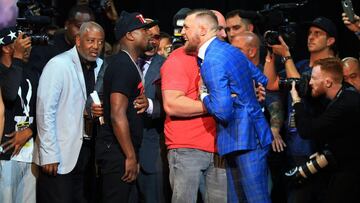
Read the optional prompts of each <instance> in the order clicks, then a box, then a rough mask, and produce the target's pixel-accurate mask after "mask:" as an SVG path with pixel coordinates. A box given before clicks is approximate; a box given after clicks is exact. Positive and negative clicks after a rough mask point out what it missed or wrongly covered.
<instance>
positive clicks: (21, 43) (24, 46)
mask: <svg viewBox="0 0 360 203" xmlns="http://www.w3.org/2000/svg"><path fill="white" fill-rule="evenodd" d="M30 50H31V38H30V37H28V36H25V34H24V33H23V32H21V33H20V34H19V36H18V38H17V39H16V40H15V43H14V54H13V57H14V58H18V59H20V60H25V58H26V57H28V56H29V54H30Z"/></svg>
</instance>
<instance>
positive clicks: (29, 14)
mask: <svg viewBox="0 0 360 203" xmlns="http://www.w3.org/2000/svg"><path fill="white" fill-rule="evenodd" d="M17 6H18V8H19V17H18V18H17V19H16V28H17V30H20V31H21V32H24V33H25V36H29V37H31V44H32V45H47V44H48V43H49V40H50V37H49V36H48V35H47V34H45V32H44V31H43V30H42V28H43V27H45V25H49V24H50V23H51V19H50V17H49V16H42V14H43V13H46V14H49V13H52V14H54V13H55V12H52V8H45V6H44V5H41V4H39V3H38V2H35V1H31V0H19V1H18V2H17Z"/></svg>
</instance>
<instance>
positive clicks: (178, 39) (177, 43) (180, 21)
mask: <svg viewBox="0 0 360 203" xmlns="http://www.w3.org/2000/svg"><path fill="white" fill-rule="evenodd" d="M190 11H191V9H189V8H181V9H180V10H179V11H178V12H177V13H176V14H175V15H174V17H173V26H174V37H173V41H172V50H175V49H177V48H179V47H181V46H182V45H184V43H185V41H184V38H183V37H182V36H181V30H182V27H183V25H184V21H185V18H186V15H187V13H188V12H190Z"/></svg>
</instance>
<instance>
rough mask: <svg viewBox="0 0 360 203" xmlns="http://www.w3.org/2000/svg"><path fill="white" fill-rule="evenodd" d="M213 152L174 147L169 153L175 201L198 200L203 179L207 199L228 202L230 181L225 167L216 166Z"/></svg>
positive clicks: (206, 200) (180, 202) (205, 199)
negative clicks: (227, 181)
mask: <svg viewBox="0 0 360 203" xmlns="http://www.w3.org/2000/svg"><path fill="white" fill-rule="evenodd" d="M213 158H214V154H213V153H210V152H205V151H201V150H198V149H188V148H179V149H171V150H169V153H168V159H169V168H170V175H169V178H170V185H171V188H172V190H173V195H172V200H171V202H172V203H185V202H186V203H187V202H189V203H195V202H196V200H197V193H198V190H199V186H200V183H201V182H204V185H205V189H204V192H205V194H204V195H203V196H204V197H203V199H204V202H206V203H210V202H216V203H221V202H226V201H227V200H226V198H227V183H226V172H225V170H224V169H219V168H215V167H214V161H213Z"/></svg>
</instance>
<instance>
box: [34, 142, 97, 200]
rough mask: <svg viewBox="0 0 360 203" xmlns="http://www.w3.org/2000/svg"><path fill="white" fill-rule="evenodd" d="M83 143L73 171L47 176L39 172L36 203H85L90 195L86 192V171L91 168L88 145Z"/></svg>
mask: <svg viewBox="0 0 360 203" xmlns="http://www.w3.org/2000/svg"><path fill="white" fill-rule="evenodd" d="M88 142H89V141H84V142H83V145H82V146H81V150H80V154H79V157H78V160H77V162H76V165H75V167H74V169H73V170H72V171H71V172H70V173H68V174H64V175H62V174H57V175H56V176H52V175H48V174H45V173H44V172H42V170H41V169H40V170H39V178H38V182H37V188H36V189H37V203H86V202H88V199H89V196H90V194H88V192H87V191H86V189H85V188H86V187H87V186H88V184H87V183H86V182H85V181H87V178H85V174H86V171H87V170H88V169H89V167H91V165H90V164H89V163H90V152H91V148H90V143H88Z"/></svg>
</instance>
